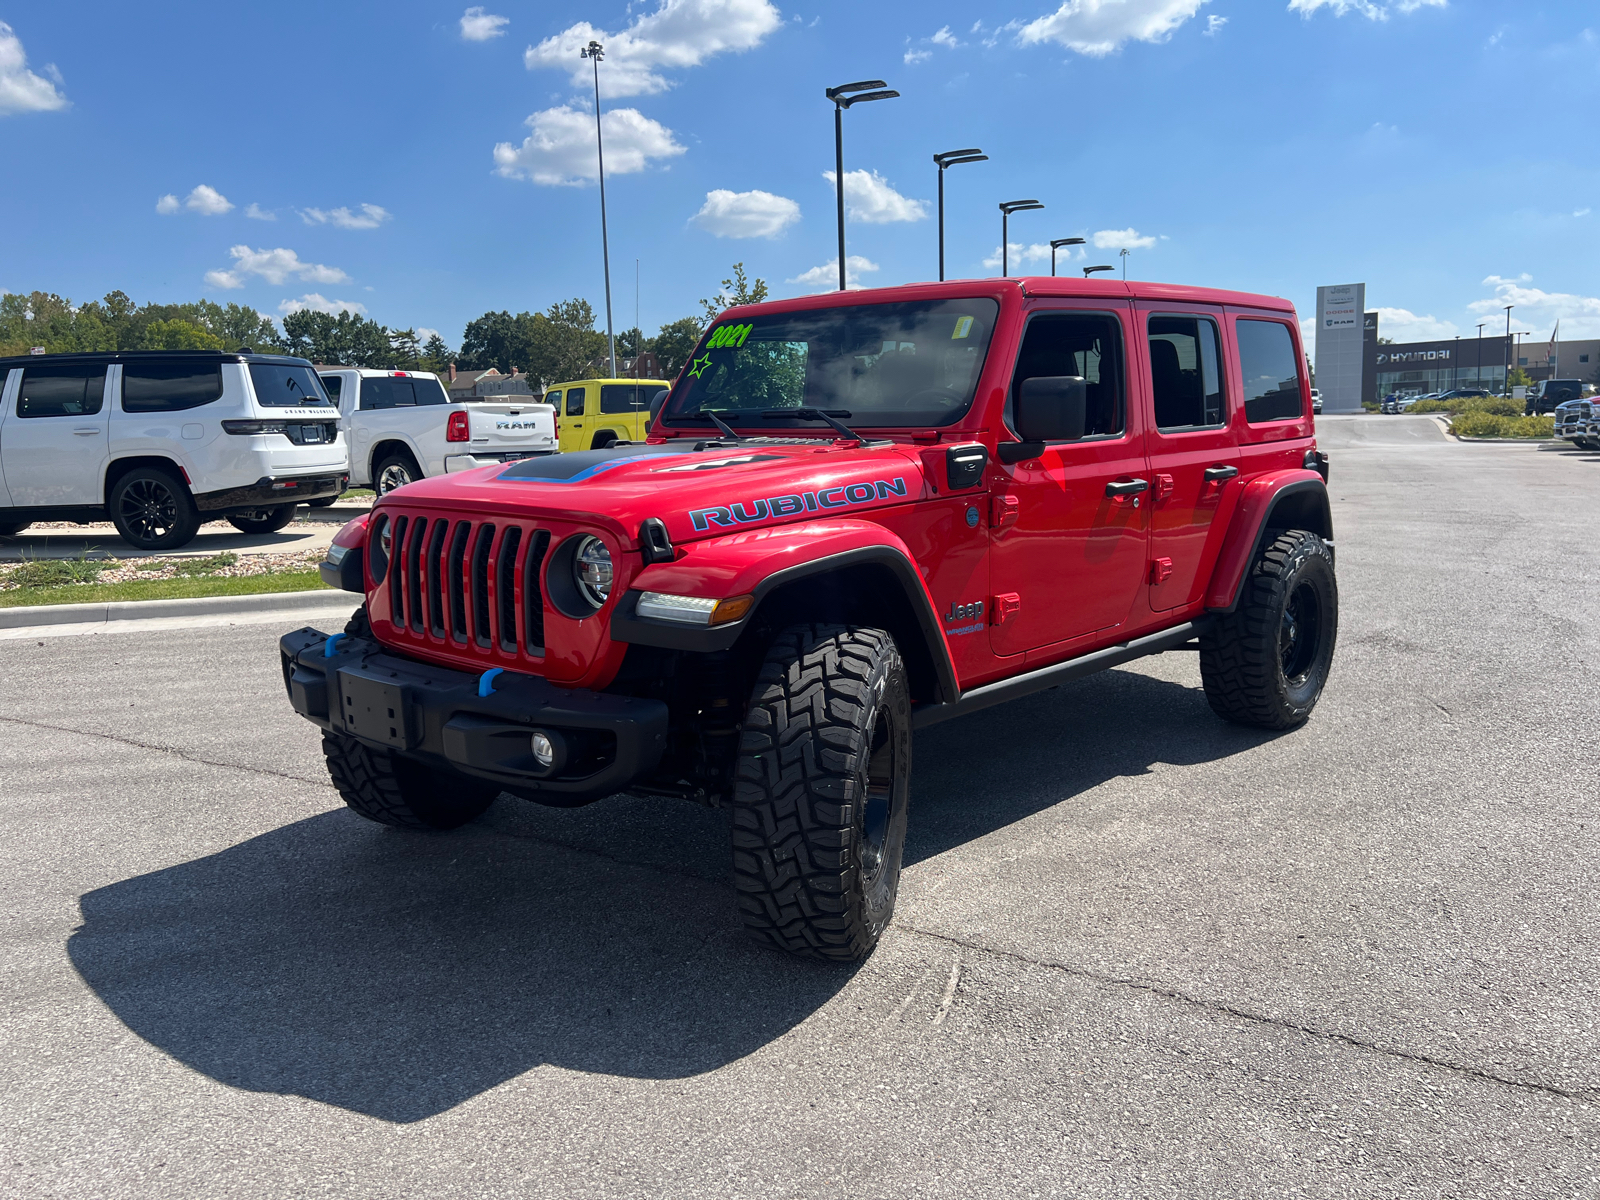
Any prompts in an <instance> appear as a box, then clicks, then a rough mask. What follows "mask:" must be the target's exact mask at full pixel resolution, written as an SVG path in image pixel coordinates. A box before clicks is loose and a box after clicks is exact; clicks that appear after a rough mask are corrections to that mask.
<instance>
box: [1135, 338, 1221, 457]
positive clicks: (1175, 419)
mask: <svg viewBox="0 0 1600 1200" xmlns="http://www.w3.org/2000/svg"><path fill="white" fill-rule="evenodd" d="M1220 345H1221V339H1220V338H1219V337H1218V336H1217V327H1216V324H1215V323H1214V322H1212V321H1210V320H1207V319H1206V318H1205V317H1151V318H1150V392H1151V395H1152V397H1153V398H1154V400H1155V410H1156V428H1157V429H1159V430H1161V431H1162V432H1163V433H1166V432H1168V431H1173V430H1180V429H1206V428H1214V427H1216V426H1218V425H1221V424H1222V374H1221V371H1220V370H1219V363H1220V362H1221V360H1222V355H1221V353H1220V350H1219V347H1220Z"/></svg>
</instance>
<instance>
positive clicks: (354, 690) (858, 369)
mask: <svg viewBox="0 0 1600 1200" xmlns="http://www.w3.org/2000/svg"><path fill="white" fill-rule="evenodd" d="M688 362H689V365H688V366H687V367H686V368H685V369H684V370H683V372H682V373H681V374H680V375H679V377H678V379H677V382H676V383H675V384H674V385H673V387H672V388H671V390H670V392H669V393H666V394H664V398H662V397H658V398H657V399H656V400H655V401H654V402H653V403H654V405H656V406H657V407H655V408H653V409H652V411H653V412H654V413H655V416H654V417H653V418H652V420H651V422H650V425H649V436H648V439H647V440H646V441H645V442H643V443H640V442H637V441H632V442H629V443H626V444H617V445H612V446H609V447H606V448H601V449H593V450H584V451H581V452H578V453H571V454H561V455H555V456H549V457H542V458H528V459H525V460H522V461H517V462H510V463H503V464H494V465H490V466H485V467H481V468H478V469H474V470H467V471H463V472H461V473H459V474H454V475H450V476H448V477H445V478H436V479H426V480H417V481H415V482H412V483H410V484H408V485H407V486H406V487H404V488H401V489H399V490H397V491H394V492H391V493H389V494H387V495H385V496H383V497H381V498H380V499H379V500H378V502H377V503H376V504H375V505H374V506H373V510H372V513H371V515H370V516H368V517H362V518H360V519H358V520H356V521H354V522H352V523H351V524H349V525H347V526H346V527H345V528H344V529H343V530H342V531H341V532H340V533H339V535H338V536H337V537H336V538H335V539H334V544H333V547H332V549H331V550H330V551H329V553H328V557H327V559H326V561H325V562H324V563H323V564H322V568H321V570H322V575H323V578H324V579H325V580H326V581H327V582H328V583H330V584H332V585H334V586H337V587H342V588H345V589H347V590H349V591H351V592H356V593H359V594H360V595H361V596H362V607H361V608H360V609H358V610H357V612H356V614H355V615H354V616H353V617H352V618H351V620H350V623H349V625H348V626H346V627H345V629H344V630H343V632H337V631H336V632H333V633H332V634H331V636H330V634H329V633H327V632H323V631H319V630H315V629H302V630H300V631H298V632H296V633H292V634H289V635H288V636H286V637H285V638H283V639H282V642H281V643H280V649H281V654H282V660H283V677H284V683H285V685H286V687H287V689H288V693H289V698H290V702H291V703H292V704H293V705H294V707H295V709H296V710H297V711H298V712H300V713H301V714H303V715H304V716H305V717H306V718H308V719H309V720H311V721H312V722H314V723H315V724H316V725H318V726H319V727H321V729H322V730H323V748H324V753H325V754H326V757H327V763H328V770H329V773H330V774H331V775H332V778H333V782H334V784H335V786H336V787H337V788H338V789H339V791H340V793H341V794H342V795H343V796H344V799H345V802H346V803H347V804H348V805H349V806H350V807H351V808H352V809H354V810H355V811H356V812H358V813H360V814H361V815H362V816H365V817H368V818H370V819H371V820H374V821H379V822H382V823H384V824H388V825H399V826H403V827H406V828H411V829H424V830H429V829H431V830H443V829H450V828H453V827H455V826H458V825H461V824H463V823H464V822H467V821H470V820H472V819H473V818H474V817H476V816H477V815H478V814H480V813H482V812H483V811H484V809H486V808H487V807H488V806H489V804H490V803H491V801H493V800H494V799H495V797H497V796H500V795H502V794H509V795H511V796H513V797H520V798H522V799H525V800H531V801H534V802H536V803H541V804H550V805H559V806H570V805H579V804H587V803H590V802H593V801H597V800H601V799H603V798H605V797H607V796H611V795H614V794H616V793H619V792H629V793H632V794H634V795H643V796H658V797H675V798H680V799H688V800H694V801H697V802H699V803H702V804H709V805H716V806H720V807H725V808H728V809H729V810H731V828H732V839H733V845H732V863H733V878H734V882H735V886H736V889H737V894H738V912H739V918H740V920H741V921H743V923H744V925H745V927H746V928H747V929H748V930H749V931H750V932H751V933H752V934H753V935H754V936H755V937H757V938H758V939H760V940H761V941H763V942H765V943H767V944H769V945H771V946H775V947H779V948H781V949H784V950H788V951H791V952H793V953H795V954H801V955H806V956H810V957H814V958H825V959H839V960H850V959H859V958H861V957H862V956H864V955H866V954H868V953H869V952H870V951H871V950H872V948H873V947H874V946H875V945H876V944H877V942H878V939H879V938H880V937H881V936H882V934H883V931H884V928H885V927H886V926H887V925H888V923H889V920H890V918H891V916H892V915H893V912H894V906H895V897H896V893H897V891H898V888H899V883H900V866H901V856H902V852H903V848H904V845H905V837H906V824H907V821H908V819H909V815H910V813H911V812H912V811H914V810H913V809H912V807H911V806H910V804H909V798H910V794H911V786H912V776H911V758H912V741H913V732H914V731H915V730H917V729H920V728H926V727H927V726H930V725H934V724H936V723H939V722H942V721H949V720H952V719H955V718H960V717H962V716H963V715H965V714H967V713H970V712H974V711H976V710H978V709H981V708H986V707H988V706H990V705H993V704H998V703H1001V702H1003V701H1007V700H1013V699H1017V698H1020V697H1024V696H1027V695H1029V694H1030V693H1033V692H1038V691H1041V690H1043V689H1045V688H1050V687H1055V686H1057V685H1058V684H1061V683H1064V682H1067V681H1069V680H1072V679H1076V678H1078V677H1079V676H1082V675H1083V674H1085V673H1087V672H1089V671H1094V670H1099V669H1101V668H1105V667H1111V666H1116V665H1118V664H1120V663H1126V662H1128V661H1130V660H1133V659H1136V658H1139V657H1140V656H1143V655H1147V654H1156V653H1160V652H1161V651H1164V650H1170V649H1175V648H1178V647H1191V648H1195V649H1198V651H1199V660H1200V672H1201V677H1202V680H1203V683H1204V686H1205V693H1206V699H1207V700H1208V701H1209V702H1210V705H1211V707H1212V709H1213V710H1215V712H1216V713H1217V714H1219V715H1220V716H1222V717H1224V718H1226V719H1227V720H1230V721H1235V722H1238V723H1240V724H1244V725H1251V726H1255V727H1258V728H1263V729H1278V730H1282V729H1291V728H1294V727H1296V726H1298V725H1300V724H1302V723H1303V722H1304V721H1305V720H1306V719H1307V718H1308V717H1309V716H1310V715H1311V711H1312V709H1313V708H1314V707H1315V705H1316V703H1317V699H1318V697H1319V696H1320V695H1321V694H1322V689H1323V685H1324V683H1325V682H1326V681H1327V678H1328V672H1329V670H1330V668H1331V665H1332V661H1333V651H1334V642H1335V639H1336V636H1337V632H1338V618H1339V593H1338V586H1337V583H1336V581H1335V577H1334V554H1333V526H1332V521H1331V518H1330V514H1329V505H1328V491H1327V487H1326V485H1325V483H1324V478H1325V475H1326V470H1327V462H1326V458H1325V456H1323V455H1322V454H1321V452H1320V451H1319V450H1318V449H1317V446H1316V437H1315V428H1314V425H1313V417H1312V408H1311V396H1310V391H1309V387H1308V381H1307V379H1306V377H1305V357H1304V354H1303V351H1302V348H1301V344H1300V333H1299V324H1298V321H1297V319H1296V316H1295V312H1294V309H1293V308H1292V307H1291V306H1290V305H1289V304H1288V303H1287V302H1286V301H1283V300H1277V299H1273V298H1271V297H1267V296H1256V295H1247V294H1244V293H1239V292H1221V291H1211V290H1207V289H1202V288H1178V287H1170V286H1162V287H1160V288H1154V287H1150V288H1149V289H1148V291H1147V285H1144V284H1140V283H1137V282H1131V281H1130V282H1126V283H1123V282H1120V281H1109V282H1108V281H1104V280H1095V281H1093V282H1089V281H1084V280H1070V279H1057V278H1029V279H998V280H995V279H988V280H973V281H967V282H959V283H957V282H952V283H939V284H917V285H913V286H907V287H903V288H885V289H880V290H876V291H860V292H840V293H837V294H833V295H828V296H812V297H806V298H803V299H796V300H785V301H779V302H775V303H771V304H757V305H750V306H747V307H744V308H739V309H735V310H730V311H729V312H728V313H726V314H724V315H723V317H722V318H720V319H719V320H718V321H716V322H715V323H714V324H713V325H712V327H711V328H710V329H708V330H707V331H706V332H705V334H704V336H703V337H702V339H701V342H700V344H699V346H697V347H696V349H695V351H694V353H693V354H692V355H691V356H690V358H689V360H688ZM952 453H956V454H957V456H958V458H959V462H957V464H956V465H957V466H958V467H960V470H954V469H953V468H952V462H953V461H954V460H953V459H952ZM1307 464H1311V465H1312V466H1315V467H1316V468H1317V469H1311V466H1308V465H1307ZM1061 736H1062V737H1063V738H1070V737H1071V731H1070V730H1063V731H1062V733H1061ZM980 752H987V753H991V754H993V755H995V756H996V757H999V756H1000V755H1003V754H1004V753H1005V749H1004V747H1003V746H996V747H992V748H985V749H984V750H982V751H980ZM974 803H982V800H981V798H979V799H975V800H974Z"/></svg>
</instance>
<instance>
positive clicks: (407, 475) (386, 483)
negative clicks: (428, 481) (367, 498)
mask: <svg viewBox="0 0 1600 1200" xmlns="http://www.w3.org/2000/svg"><path fill="white" fill-rule="evenodd" d="M402 476H403V477H404V478H401V477H402ZM422 478H425V476H424V475H423V474H422V468H421V467H419V466H417V460H416V459H414V458H412V457H411V454H410V452H409V451H406V450H395V451H393V452H391V453H389V454H386V455H384V456H383V461H382V462H380V463H379V464H378V465H377V466H375V467H373V468H372V490H373V492H374V494H376V495H379V496H387V495H388V494H389V493H390V492H392V491H394V490H395V489H396V488H402V487H404V486H405V485H406V484H408V483H415V482H416V481H417V480H419V479H422ZM397 480H398V482H396V481H397Z"/></svg>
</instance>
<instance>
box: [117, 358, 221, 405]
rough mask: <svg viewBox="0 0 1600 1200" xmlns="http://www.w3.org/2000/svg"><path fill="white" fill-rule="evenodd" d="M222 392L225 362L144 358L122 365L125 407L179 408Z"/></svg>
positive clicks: (217, 396)
mask: <svg viewBox="0 0 1600 1200" xmlns="http://www.w3.org/2000/svg"><path fill="white" fill-rule="evenodd" d="M221 396H222V364H220V363H199V362H184V361H182V360H181V359H168V360H166V361H162V360H161V359H153V360H152V359H144V360H141V361H137V362H128V363H124V364H123V367H122V411H123V412H130V413H159V412H180V411H182V410H183V409H186V408H199V407H200V406H201V405H202V404H210V403H211V402H212V401H213V400H217V399H219V398H220V397H221Z"/></svg>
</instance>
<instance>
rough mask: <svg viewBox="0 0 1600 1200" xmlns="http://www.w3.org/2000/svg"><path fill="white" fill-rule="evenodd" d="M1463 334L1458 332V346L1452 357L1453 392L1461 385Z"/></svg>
mask: <svg viewBox="0 0 1600 1200" xmlns="http://www.w3.org/2000/svg"><path fill="white" fill-rule="evenodd" d="M1460 370H1461V335H1460V334H1459V333H1458V334H1456V348H1455V350H1454V352H1453V353H1452V354H1451V358H1450V390H1451V391H1452V392H1453V391H1455V390H1456V388H1458V387H1459V386H1460V385H1461V376H1460V375H1459V374H1458V372H1459V371H1460Z"/></svg>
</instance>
